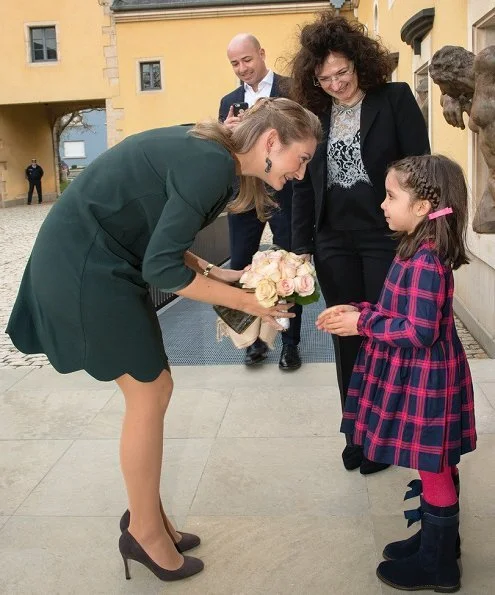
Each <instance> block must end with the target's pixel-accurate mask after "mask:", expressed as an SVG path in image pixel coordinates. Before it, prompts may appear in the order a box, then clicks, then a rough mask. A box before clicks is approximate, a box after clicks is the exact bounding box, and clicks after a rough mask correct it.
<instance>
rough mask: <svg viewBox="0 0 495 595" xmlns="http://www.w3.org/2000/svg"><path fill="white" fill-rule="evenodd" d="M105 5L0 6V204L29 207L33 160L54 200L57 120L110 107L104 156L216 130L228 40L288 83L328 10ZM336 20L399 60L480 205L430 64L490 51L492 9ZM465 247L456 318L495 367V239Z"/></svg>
mask: <svg viewBox="0 0 495 595" xmlns="http://www.w3.org/2000/svg"><path fill="white" fill-rule="evenodd" d="M111 4H112V0H86V1H85V2H80V1H77V0H64V2H60V1H59V0H39V1H38V2H36V3H25V2H17V3H11V2H3V3H0V22H2V23H8V27H5V26H4V27H3V30H2V36H0V72H1V73H2V75H1V76H2V84H1V85H0V204H2V205H7V204H16V203H17V202H21V201H24V200H25V196H26V191H27V187H26V181H25V179H24V169H25V167H26V166H27V164H28V163H29V161H30V159H31V158H32V157H37V159H38V161H39V163H41V165H42V166H43V168H44V169H45V178H44V193H45V195H48V197H50V196H52V197H55V196H56V195H57V193H58V189H59V186H58V175H57V164H56V157H55V153H54V143H53V139H52V133H51V130H52V128H53V124H54V122H55V120H56V118H57V117H59V116H61V115H62V114H64V113H67V112H68V111H72V110H74V109H80V108H83V107H91V106H99V107H105V108H106V113H107V136H108V145H109V146H112V145H114V144H115V143H117V142H119V141H120V140H121V139H122V138H124V137H126V136H128V135H130V134H133V133H135V132H139V131H141V130H145V129H147V128H152V127H156V126H166V125H171V124H177V123H185V122H194V121H197V120H201V119H203V118H209V117H213V118H215V117H216V116H217V110H218V104H219V99H220V97H221V96H222V95H224V94H226V93H227V92H229V91H230V90H232V89H233V88H234V87H235V86H236V85H237V84H238V81H237V80H236V78H235V76H234V74H233V72H232V69H231V67H230V65H229V63H228V61H227V58H226V54H225V49H226V46H227V43H228V41H229V40H230V39H231V37H232V36H233V35H235V34H236V33H239V32H242V31H249V32H252V33H253V34H255V35H256V36H257V37H258V38H259V39H260V41H261V42H262V45H263V46H264V48H265V49H266V53H267V62H268V64H269V66H271V67H273V68H274V69H275V70H276V71H278V72H280V73H284V71H285V69H286V67H287V57H288V56H290V54H291V52H292V50H293V49H294V44H295V43H296V37H297V31H298V28H299V27H300V26H301V25H302V24H304V23H305V22H307V21H310V20H312V19H313V15H314V12H315V11H317V10H320V9H323V8H328V6H329V4H328V2H327V1H325V2H319V1H315V2H291V3H285V4H284V3H274V4H270V3H269V2H267V3H264V4H259V5H250V4H238V5H236V4H231V5H227V6H215V7H195V8H194V7H191V8H181V9H170V8H166V9H162V10H158V9H156V8H155V9H153V10H132V11H123V12H122V11H120V12H117V11H112V10H111ZM330 4H332V2H330ZM340 4H342V3H341V2H340V1H334V2H333V5H334V6H337V5H340ZM431 9H434V16H433V18H430V20H431V23H430V25H431V26H428V27H426V29H425V30H424V32H423V34H421V35H419V37H417V38H416V39H413V40H411V39H410V38H409V39H408V41H409V44H408V43H406V42H405V41H403V40H402V39H401V31H402V33H404V26H405V25H407V23H408V21H410V19H411V18H413V17H415V15H418V13H421V11H426V13H425V14H430V13H431ZM428 11H430V12H428ZM341 14H343V15H345V16H347V17H350V18H357V19H359V20H360V21H361V22H362V23H364V24H365V25H366V26H367V27H368V29H369V31H370V32H371V33H372V34H374V35H378V36H379V37H380V38H381V39H382V41H383V43H384V44H385V45H386V46H387V47H388V48H389V49H390V51H392V52H394V53H396V55H397V57H398V64H397V68H396V71H395V72H394V74H393V80H402V81H406V82H408V83H409V84H410V86H411V87H412V88H413V90H415V92H416V95H417V98H418V102H419V103H420V105H421V108H422V110H423V113H424V115H425V118H426V119H427V121H428V127H429V133H430V140H431V145H432V149H433V151H435V152H440V153H444V154H446V155H449V156H450V157H452V158H454V159H456V160H457V161H458V162H459V163H460V164H461V165H462V166H463V168H464V169H465V171H466V173H467V176H468V181H469V185H470V187H471V188H472V191H473V198H472V200H473V201H476V197H477V196H479V195H480V189H482V188H483V187H484V183H485V180H486V166H485V165H484V162H483V159H482V158H481V156H480V152H479V150H478V147H477V139H476V137H475V135H473V134H472V133H471V132H469V131H467V130H465V131H462V130H459V129H456V128H453V127H451V126H449V125H448V124H447V123H446V122H445V120H444V118H443V114H442V110H441V107H440V91H439V89H438V87H436V85H434V84H433V83H432V81H431V79H430V78H429V77H428V64H429V61H430V59H431V57H432V55H433V54H434V52H435V51H436V50H438V49H439V48H441V47H442V46H443V45H447V44H449V45H462V46H464V47H467V48H468V49H472V50H473V51H475V52H478V51H479V50H481V49H482V48H483V47H486V46H487V45H490V44H494V43H495V7H494V3H493V0H347V1H346V2H344V4H343V6H342V9H341ZM426 20H427V21H428V19H426ZM44 27H49V28H52V30H54V31H55V36H56V52H57V59H56V60H53V61H40V62H36V61H35V60H33V56H32V53H31V50H32V40H31V35H32V29H33V28H44ZM406 29H407V27H406ZM407 37H408V36H407V35H406V38H407ZM409 37H411V36H409ZM413 37H414V36H413ZM142 63H153V64H154V65H155V66H156V64H158V65H159V66H158V67H157V68H158V69H159V73H160V88H159V89H150V90H145V91H143V90H142V89H141V86H142V81H141V68H142V66H141V65H142ZM469 246H470V249H471V252H472V255H473V263H472V264H471V265H470V266H468V267H463V268H462V269H461V270H460V271H459V272H458V273H457V274H456V279H457V296H456V308H457V311H458V313H459V314H460V316H461V318H462V320H463V321H464V323H465V324H466V325H467V326H468V327H469V329H470V330H471V332H472V333H473V334H474V335H475V336H476V337H477V338H478V340H479V341H480V342H481V343H482V344H483V346H484V347H485V349H487V350H488V351H489V353H490V354H491V355H492V356H495V339H494V337H495V236H490V235H479V234H475V233H474V232H472V231H470V233H469ZM480 296H483V297H482V299H480Z"/></svg>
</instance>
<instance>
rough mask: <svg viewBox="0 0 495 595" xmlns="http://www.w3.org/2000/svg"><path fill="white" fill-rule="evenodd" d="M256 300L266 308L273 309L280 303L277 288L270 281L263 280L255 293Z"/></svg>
mask: <svg viewBox="0 0 495 595" xmlns="http://www.w3.org/2000/svg"><path fill="white" fill-rule="evenodd" d="M255 295H256V299H257V300H258V302H259V303H260V304H261V305H262V306H264V307H265V308H271V307H272V306H274V305H275V304H276V303H277V301H278V295H277V286H276V285H275V283H274V282H273V281H271V280H270V279H262V280H261V281H260V282H259V283H258V285H257V287H256V291H255Z"/></svg>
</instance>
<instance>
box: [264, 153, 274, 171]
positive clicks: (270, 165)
mask: <svg viewBox="0 0 495 595" xmlns="http://www.w3.org/2000/svg"><path fill="white" fill-rule="evenodd" d="M265 161H266V167H265V173H267V174H269V173H270V171H271V169H272V165H273V164H272V160H271V159H270V157H267V158H266V159H265Z"/></svg>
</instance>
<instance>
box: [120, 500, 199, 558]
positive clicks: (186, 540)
mask: <svg viewBox="0 0 495 595" xmlns="http://www.w3.org/2000/svg"><path fill="white" fill-rule="evenodd" d="M130 522H131V513H130V511H129V510H126V511H125V512H124V514H123V515H122V518H121V519H120V531H121V532H122V533H123V532H124V531H127V529H128V528H129V523H130ZM177 533H178V534H179V535H180V536H181V538H180V541H179V542H177V543H176V542H175V541H174V539H173V537H172V536H170V537H171V539H172V541H174V543H175V547H176V549H177V551H178V552H179V553H180V554H183V553H184V552H188V551H189V550H192V549H193V548H195V547H198V545H199V544H200V543H201V539H200V538H199V537H198V536H197V535H194V533H182V531H177Z"/></svg>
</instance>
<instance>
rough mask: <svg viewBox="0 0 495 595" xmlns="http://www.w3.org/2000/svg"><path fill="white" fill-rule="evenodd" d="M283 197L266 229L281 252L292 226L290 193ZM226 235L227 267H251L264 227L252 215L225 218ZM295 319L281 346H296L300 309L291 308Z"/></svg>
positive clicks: (289, 243)
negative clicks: (227, 226) (227, 247)
mask: <svg viewBox="0 0 495 595" xmlns="http://www.w3.org/2000/svg"><path fill="white" fill-rule="evenodd" d="M280 194H281V195H283V196H282V197H281V198H279V195H278V194H277V200H278V202H279V205H280V209H279V210H276V211H274V213H273V214H272V216H271V217H270V220H269V223H270V228H271V230H272V232H273V242H274V243H275V244H276V245H277V246H280V248H283V249H284V250H290V248H291V222H292V189H290V192H281V193H280ZM228 218H229V233H230V266H231V268H233V269H237V270H240V269H243V268H244V267H245V266H247V265H248V264H250V263H251V259H252V258H253V255H254V254H255V253H256V252H257V251H258V250H259V246H260V241H261V236H262V235H263V230H264V229H265V225H266V223H264V222H262V221H260V220H259V219H258V217H257V216H256V211H255V210H252V211H247V212H246V213H239V214H236V215H234V214H229V215H228ZM290 311H291V312H293V313H294V314H295V315H296V316H295V317H294V318H291V319H290V326H289V328H288V329H287V330H286V331H285V332H283V333H282V343H283V344H284V345H298V344H299V341H300V340H301V316H302V306H298V305H296V306H294V307H293V308H291V309H290Z"/></svg>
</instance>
